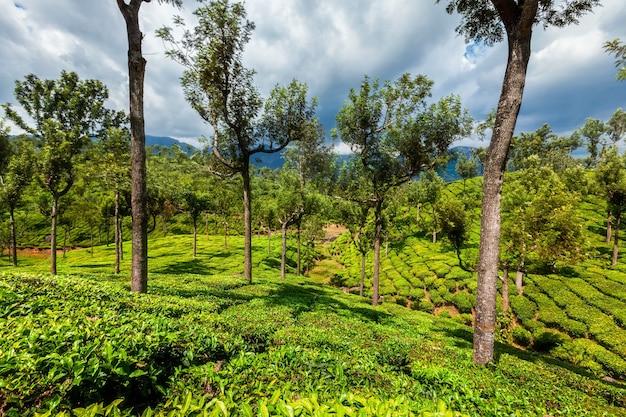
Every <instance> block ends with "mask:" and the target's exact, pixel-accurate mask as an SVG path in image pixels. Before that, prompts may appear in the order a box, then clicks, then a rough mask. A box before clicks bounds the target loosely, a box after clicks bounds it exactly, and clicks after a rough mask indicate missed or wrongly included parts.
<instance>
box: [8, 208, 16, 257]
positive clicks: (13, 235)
mask: <svg viewBox="0 0 626 417" xmlns="http://www.w3.org/2000/svg"><path fill="white" fill-rule="evenodd" d="M9 227H10V229H11V250H10V251H9V253H10V256H11V262H12V263H13V266H17V237H16V233H15V208H13V207H12V206H11V207H9Z"/></svg>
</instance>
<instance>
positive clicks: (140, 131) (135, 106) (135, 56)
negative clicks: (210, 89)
mask: <svg viewBox="0 0 626 417" xmlns="http://www.w3.org/2000/svg"><path fill="white" fill-rule="evenodd" d="M116 1H117V6H118V8H119V9H120V12H121V13H122V16H123V17H124V21H125V22H126V35H127V38H128V87H129V88H128V91H129V112H130V138H131V152H130V155H131V167H132V168H131V184H132V189H131V210H132V212H133V234H132V245H133V248H132V261H131V265H132V266H131V285H130V290H131V291H133V292H140V293H143V292H147V291H148V211H147V199H148V191H147V187H146V130H145V122H144V109H143V95H144V94H143V86H144V78H145V74H146V60H145V59H144V57H143V52H142V49H141V44H142V40H143V33H141V29H140V27H139V10H140V8H141V5H142V4H143V3H144V2H146V3H150V1H151V0H128V2H127V0H116ZM163 2H165V3H170V4H173V5H175V6H178V7H180V6H181V4H182V1H181V0H159V3H163Z"/></svg>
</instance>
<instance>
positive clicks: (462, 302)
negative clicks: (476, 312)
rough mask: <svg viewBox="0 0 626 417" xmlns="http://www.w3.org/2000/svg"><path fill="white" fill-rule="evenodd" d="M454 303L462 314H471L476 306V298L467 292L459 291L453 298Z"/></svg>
mask: <svg viewBox="0 0 626 417" xmlns="http://www.w3.org/2000/svg"><path fill="white" fill-rule="evenodd" d="M452 303H454V305H455V306H456V308H458V309H459V311H460V312H461V313H471V312H472V308H473V307H474V305H475V304H476V297H475V296H473V295H471V294H469V293H467V292H465V291H459V292H458V293H456V294H454V296H453V297H452Z"/></svg>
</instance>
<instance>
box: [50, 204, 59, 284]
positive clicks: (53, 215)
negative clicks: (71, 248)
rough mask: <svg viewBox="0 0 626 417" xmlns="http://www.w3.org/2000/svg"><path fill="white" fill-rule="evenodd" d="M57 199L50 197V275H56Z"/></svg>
mask: <svg viewBox="0 0 626 417" xmlns="http://www.w3.org/2000/svg"><path fill="white" fill-rule="evenodd" d="M58 206H59V197H57V196H56V195H53V196H52V209H51V210H50V273H51V274H52V275H56V274H57V210H58Z"/></svg>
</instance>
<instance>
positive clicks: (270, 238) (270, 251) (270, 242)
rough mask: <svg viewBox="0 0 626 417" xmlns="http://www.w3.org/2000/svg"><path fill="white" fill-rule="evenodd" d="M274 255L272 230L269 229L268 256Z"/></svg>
mask: <svg viewBox="0 0 626 417" xmlns="http://www.w3.org/2000/svg"><path fill="white" fill-rule="evenodd" d="M270 253H272V229H271V228H270V227H268V228H267V254H268V255H269V254H270Z"/></svg>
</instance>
